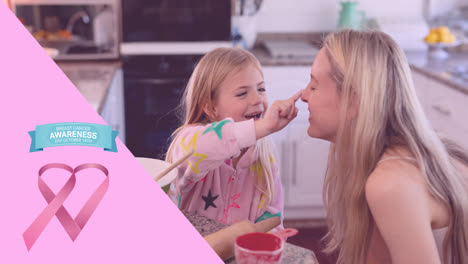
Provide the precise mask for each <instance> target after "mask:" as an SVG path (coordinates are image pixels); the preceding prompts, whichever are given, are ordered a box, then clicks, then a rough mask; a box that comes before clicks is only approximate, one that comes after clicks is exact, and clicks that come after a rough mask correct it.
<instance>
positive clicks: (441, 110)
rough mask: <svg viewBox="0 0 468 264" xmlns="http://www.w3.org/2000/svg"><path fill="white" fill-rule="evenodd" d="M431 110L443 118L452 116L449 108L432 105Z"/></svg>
mask: <svg viewBox="0 0 468 264" xmlns="http://www.w3.org/2000/svg"><path fill="white" fill-rule="evenodd" d="M432 108H433V109H434V110H436V111H437V112H439V113H441V114H443V115H445V116H449V115H451V114H452V111H450V108H449V107H446V106H443V105H433V106H432Z"/></svg>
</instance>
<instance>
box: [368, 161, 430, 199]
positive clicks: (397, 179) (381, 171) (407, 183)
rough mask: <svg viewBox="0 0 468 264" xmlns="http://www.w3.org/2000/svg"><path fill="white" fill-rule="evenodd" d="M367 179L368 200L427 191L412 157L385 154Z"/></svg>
mask: <svg viewBox="0 0 468 264" xmlns="http://www.w3.org/2000/svg"><path fill="white" fill-rule="evenodd" d="M381 161H382V162H379V163H378V164H377V166H376V167H375V169H374V170H373V171H372V172H371V174H370V175H369V177H368V178H367V181H366V185H365V191H366V196H368V195H370V196H371V197H368V198H379V197H380V196H382V195H385V196H387V195H390V196H391V195H399V194H400V193H401V192H414V191H416V190H424V189H425V180H424V177H423V175H422V173H421V171H420V170H419V168H418V167H417V164H416V161H415V160H411V156H409V155H404V154H399V155H398V156H397V155H396V154H394V153H393V154H392V153H391V154H384V155H383V156H382V158H381Z"/></svg>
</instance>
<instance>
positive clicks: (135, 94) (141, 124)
mask: <svg viewBox="0 0 468 264" xmlns="http://www.w3.org/2000/svg"><path fill="white" fill-rule="evenodd" d="M230 23H231V1H230V0H197V1H193V0H153V1H148V0H123V1H122V29H123V31H122V37H123V43H122V45H121V49H120V52H121V56H122V62H123V71H124V89H125V116H126V145H127V147H128V148H129V150H130V151H131V152H132V153H133V155H135V156H138V157H148V158H156V159H164V158H165V153H166V151H167V148H168V146H169V144H170V142H171V135H172V133H173V132H174V131H175V130H176V129H177V128H178V127H179V126H180V125H181V121H180V118H179V115H178V113H180V111H181V109H178V106H179V105H180V101H181V97H182V93H183V91H184V89H185V87H186V84H187V82H188V79H189V77H190V75H191V74H192V72H193V70H194V68H195V65H196V63H198V61H199V60H200V58H201V57H202V56H203V54H205V53H206V52H208V51H210V50H212V49H214V48H216V47H230V46H232V44H231V42H230V32H231V24H230Z"/></svg>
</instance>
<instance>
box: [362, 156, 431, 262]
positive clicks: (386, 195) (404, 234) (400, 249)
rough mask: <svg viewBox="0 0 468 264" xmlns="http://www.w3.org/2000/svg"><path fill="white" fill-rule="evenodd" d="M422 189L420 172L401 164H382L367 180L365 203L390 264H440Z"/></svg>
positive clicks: (428, 201) (406, 163)
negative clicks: (388, 255) (388, 254)
mask: <svg viewBox="0 0 468 264" xmlns="http://www.w3.org/2000/svg"><path fill="white" fill-rule="evenodd" d="M426 188H427V187H426V185H425V182H424V179H423V176H422V175H421V173H420V171H419V170H418V169H417V168H416V167H414V166H413V165H411V164H410V163H408V162H404V161H387V162H385V163H382V164H381V165H380V166H378V167H377V168H376V169H375V170H374V172H373V173H372V174H371V175H370V176H369V179H368V180H367V183H366V186H365V192H366V199H367V203H368V204H369V208H370V210H371V213H372V216H373V219H374V221H375V223H376V226H377V228H378V230H379V231H380V234H381V236H382V238H383V240H384V242H385V244H386V246H387V248H388V250H389V252H390V255H391V258H392V263H393V264H403V263H424V264H428V263H434V264H440V258H439V254H438V252H437V246H436V243H435V239H434V235H433V233H432V228H431V211H430V208H431V206H430V203H431V199H429V196H428V195H429V193H428V191H427V189H426ZM371 248H372V246H371Z"/></svg>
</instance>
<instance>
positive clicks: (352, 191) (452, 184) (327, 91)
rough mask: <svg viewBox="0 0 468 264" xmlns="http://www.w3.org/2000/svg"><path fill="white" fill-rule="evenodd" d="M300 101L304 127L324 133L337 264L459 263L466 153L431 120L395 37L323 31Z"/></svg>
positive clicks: (467, 238)
mask: <svg viewBox="0 0 468 264" xmlns="http://www.w3.org/2000/svg"><path fill="white" fill-rule="evenodd" d="M302 100H303V101H304V102H306V103H307V104H308V108H309V111H310V116H309V122H310V125H309V128H308V130H307V132H308V134H309V135H310V136H311V137H316V138H322V139H326V140H329V141H331V142H332V145H331V148H330V153H329V163H328V173H327V176H326V179H325V186H324V199H325V198H326V199H325V200H326V201H327V218H328V223H329V234H328V236H327V238H328V251H334V250H337V251H338V252H339V257H338V261H337V263H351V264H355V263H356V264H361V263H368V264H373V263H378V264H391V263H393V264H403V263H434V264H436V263H446V264H449V263H452V264H466V263H468V258H467V255H468V196H467V190H468V186H467V179H468V156H467V155H466V154H464V153H463V151H461V150H460V149H457V147H456V146H455V145H452V144H449V143H448V142H442V141H441V139H440V138H439V137H438V136H437V134H436V133H435V131H434V130H433V129H432V127H431V125H430V123H429V121H428V119H427V118H426V116H425V115H424V111H423V109H422V107H421V104H420V103H419V101H418V98H417V95H416V92H415V89H414V85H413V81H412V78H411V70H410V68H409V65H408V62H407V60H406V57H405V55H404V53H403V51H402V50H401V49H400V48H399V47H398V45H397V44H396V43H395V41H393V40H392V39H391V38H390V37H389V36H388V35H386V34H384V33H382V32H358V31H352V30H347V31H342V32H335V33H332V34H330V35H329V36H328V37H327V38H326V39H325V42H324V46H323V48H322V49H321V50H320V52H319V53H318V55H317V57H316V58H315V61H314V64H313V66H312V69H311V80H310V83H309V84H308V85H307V87H306V89H305V90H304V92H303V94H302Z"/></svg>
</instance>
